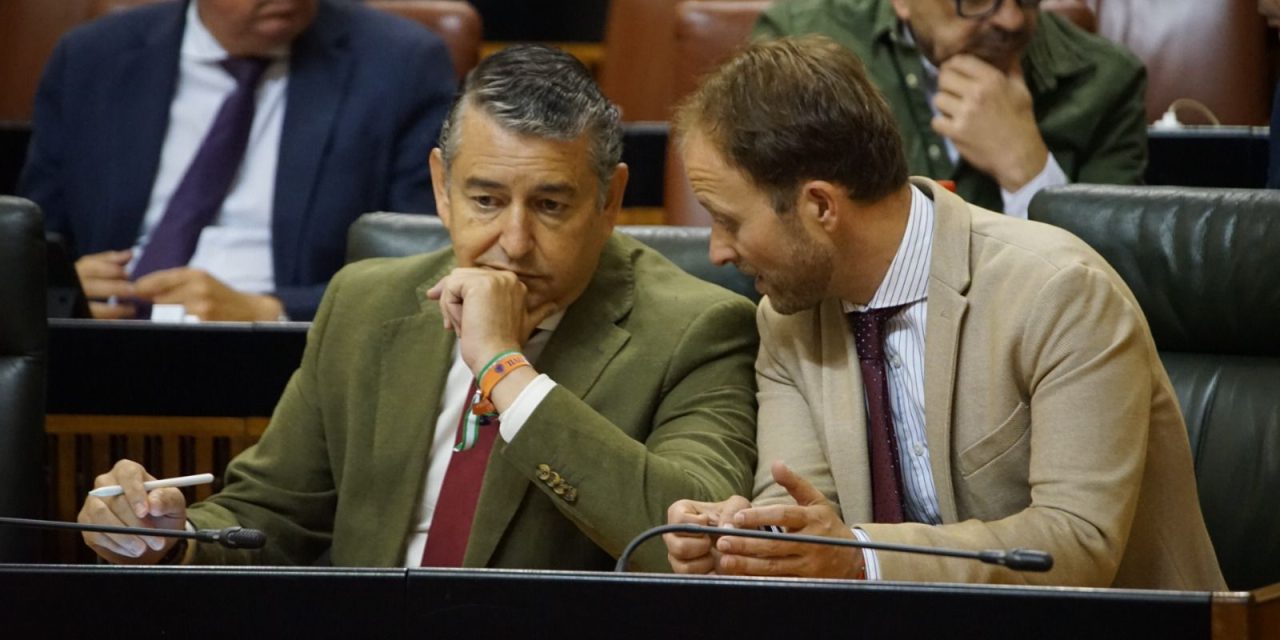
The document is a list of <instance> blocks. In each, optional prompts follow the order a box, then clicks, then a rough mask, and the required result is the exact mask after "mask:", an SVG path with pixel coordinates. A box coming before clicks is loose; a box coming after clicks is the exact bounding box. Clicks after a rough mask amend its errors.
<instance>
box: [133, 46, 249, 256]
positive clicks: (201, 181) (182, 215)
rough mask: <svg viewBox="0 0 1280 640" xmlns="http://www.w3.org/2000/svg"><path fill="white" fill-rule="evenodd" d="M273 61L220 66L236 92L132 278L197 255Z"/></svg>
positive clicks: (244, 143)
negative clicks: (258, 91)
mask: <svg viewBox="0 0 1280 640" xmlns="http://www.w3.org/2000/svg"><path fill="white" fill-rule="evenodd" d="M269 62H270V60H267V59H266V58H228V59H226V60H224V61H222V67H223V68H224V69H226V70H227V73H229V74H231V77H233V78H235V81H236V88H235V90H234V91H232V92H231V95H229V96H227V99H226V100H224V101H223V102H222V106H221V107H220V108H219V109H218V114H217V116H216V117H215V118H214V120H213V126H212V127H210V129H209V133H208V134H207V135H205V138H204V141H203V142H201V143H200V149H199V150H198V151H196V156H195V159H193V160H192V161H191V165H190V166H188V167H187V172H186V174H184V175H183V176H182V181H181V182H179V183H178V188H177V189H176V190H175V191H174V192H173V197H172V198H170V199H169V205H168V206H167V207H165V210H164V216H163V217H161V218H160V222H159V223H158V224H156V227H155V229H153V230H152V232H151V238H150V239H149V240H148V241H147V245H146V247H144V248H143V251H142V256H141V257H140V258H139V259H138V264H137V265H135V266H134V269H133V279H135V280H136V279H138V278H141V277H142V276H145V275H147V274H148V273H151V272H153V271H160V270H163V269H171V268H173V267H181V266H184V265H186V264H187V262H189V261H190V260H191V255H192V254H194V253H195V251H196V243H197V241H198V240H199V239H200V232H201V231H202V230H204V228H205V227H206V226H207V225H208V224H209V223H210V222H213V219H214V217H215V216H216V215H217V214H218V211H220V210H221V209H222V201H223V200H225V199H226V197H227V192H228V191H229V190H230V189H231V182H232V181H233V180H234V179H235V177H236V172H237V171H238V170H239V169H240V165H241V164H242V162H243V161H244V152H245V148H246V147H247V146H248V144H249V130H250V128H251V127H252V126H253V112H254V106H255V104H256V102H255V100H256V98H255V96H256V93H257V87H258V80H260V79H261V78H262V72H263V71H265V70H266V68H267V64H268V63H269Z"/></svg>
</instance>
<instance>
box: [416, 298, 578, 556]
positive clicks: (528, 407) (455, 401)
mask: <svg viewBox="0 0 1280 640" xmlns="http://www.w3.org/2000/svg"><path fill="white" fill-rule="evenodd" d="M563 317H564V312H563V311H562V312H560V313H557V314H555V315H553V316H551V317H550V318H547V319H546V320H543V321H542V323H541V324H539V325H538V329H539V331H537V332H535V333H534V335H533V337H532V338H530V339H529V341H528V342H526V343H525V345H524V348H523V349H521V353H523V354H524V356H525V358H527V359H528V360H529V361H530V362H534V361H535V360H536V359H537V357H538V355H539V354H541V353H542V349H543V348H544V347H546V346H547V341H548V340H550V339H551V334H552V332H554V331H555V328H556V326H558V325H559V324H560V320H561V318H563ZM475 380H476V378H475V375H474V374H473V373H471V368H470V367H468V366H467V363H466V362H464V361H463V360H462V357H461V354H460V353H459V352H458V345H457V343H455V344H454V346H453V366H451V367H450V368H449V377H448V378H447V379H446V380H445V384H444V392H443V393H442V394H441V396H440V415H439V416H437V417H436V429H435V437H434V439H433V440H432V441H431V454H430V462H428V463H427V477H426V479H425V480H424V485H425V486H424V487H423V489H422V494H421V498H420V499H419V502H418V512H417V515H416V516H415V517H414V520H413V521H414V527H413V531H414V533H413V536H412V537H410V538H409V545H408V548H407V549H406V550H405V556H404V564H405V566H406V567H417V566H420V565H421V564H422V552H423V550H424V549H426V547H427V532H428V531H429V530H430V529H431V518H432V516H434V515H435V511H436V503H437V502H439V500H440V489H441V487H442V486H443V485H444V476H445V472H446V471H448V469H449V459H450V458H451V457H453V446H454V442H455V441H456V440H457V437H458V423H459V422H460V421H461V419H462V411H463V410H464V409H465V407H464V404H465V403H466V400H467V392H468V391H470V390H471V385H472V383H474V382H475ZM555 386H556V383H555V382H554V381H552V380H551V378H550V377H548V376H547V374H545V373H540V374H538V376H537V377H536V378H534V379H533V381H532V382H530V383H529V385H528V386H526V387H525V388H524V389H523V390H522V391H521V392H520V394H519V395H517V396H516V399H515V401H514V402H512V403H511V406H510V407H507V410H506V411H504V412H502V415H501V416H499V420H500V426H499V428H498V434H499V435H501V436H502V440H503V441H504V442H511V441H512V440H514V439H515V437H516V434H518V433H520V429H521V428H522V427H524V424H525V422H528V420H529V416H531V415H533V412H534V410H535V409H537V408H538V405H539V404H542V401H543V400H544V399H545V398H546V397H547V394H548V393H551V390H552V389H554V388H555Z"/></svg>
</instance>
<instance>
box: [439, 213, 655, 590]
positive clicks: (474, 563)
mask: <svg viewBox="0 0 1280 640" xmlns="http://www.w3.org/2000/svg"><path fill="white" fill-rule="evenodd" d="M634 287H635V272H634V270H633V266H632V261H631V251H630V250H628V249H627V247H626V246H625V245H624V242H623V241H621V240H619V238H618V235H617V234H616V233H615V234H614V237H613V238H611V239H610V240H609V242H608V243H607V244H606V246H605V250H604V252H603V254H601V256H600V264H599V266H598V267H597V268H596V274H595V276H594V277H593V278H592V281H591V284H590V285H588V287H587V290H586V291H584V292H583V294H582V296H581V297H579V298H578V300H577V301H576V302H574V303H573V304H572V305H570V307H569V309H568V311H567V312H566V313H565V315H564V318H563V319H562V320H561V321H560V325H559V326H558V327H556V331H555V333H554V334H552V336H551V340H550V341H548V342H547V346H546V348H545V349H543V351H542V355H541V356H539V357H538V359H537V361H536V362H535V363H534V367H535V368H536V369H537V370H538V371H539V372H541V373H545V374H547V375H548V376H549V377H550V378H551V379H552V380H555V381H556V384H558V385H559V386H561V387H563V388H564V389H565V390H566V391H568V392H569V393H572V394H573V395H575V396H577V397H579V398H582V397H585V396H586V394H587V392H588V391H590V390H591V387H592V386H594V385H595V382H596V380H598V379H599V378H600V376H601V373H602V372H603V370H604V368H605V366H606V365H608V363H609V361H610V360H612V359H613V357H614V356H615V355H616V354H617V353H618V351H619V350H620V349H622V347H623V345H625V344H626V343H627V340H628V339H629V338H630V335H631V334H630V333H629V332H627V331H626V330H624V329H622V328H621V327H618V326H617V323H618V321H619V320H621V319H622V318H623V317H625V316H626V315H627V313H628V312H629V311H630V310H631V305H632V303H633V301H634ZM503 449H505V443H503V442H502V441H501V440H499V441H498V443H496V444H495V445H494V448H493V453H492V454H490V457H489V466H488V468H487V469H486V471H485V476H484V486H483V487H482V488H481V490H480V501H479V503H478V504H477V505H476V517H475V522H474V523H473V525H472V528H471V539H470V540H469V541H468V544H467V553H466V557H465V559H464V561H463V565H464V566H468V567H483V566H488V565H489V564H490V562H491V560H492V558H493V553H494V551H495V550H496V549H497V547H498V544H499V542H501V540H502V537H503V536H504V535H505V533H506V531H507V529H508V527H509V525H510V523H511V519H512V518H513V517H515V514H516V512H517V511H518V510H519V508H520V505H521V504H522V503H523V501H524V499H525V495H526V494H527V493H528V492H529V491H531V490H534V489H533V485H532V483H530V481H529V479H528V478H527V477H526V476H525V475H524V474H523V473H522V472H521V471H520V470H519V469H517V468H516V467H515V466H514V465H512V464H510V463H508V462H507V461H506V459H505V458H503V456H502V450H503Z"/></svg>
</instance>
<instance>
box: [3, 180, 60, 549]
mask: <svg viewBox="0 0 1280 640" xmlns="http://www.w3.org/2000/svg"><path fill="white" fill-rule="evenodd" d="M0 273H2V274H4V275H3V277H0V300H3V301H4V302H3V304H0V515H4V516H10V517H26V518H34V517H39V516H40V511H41V501H42V499H43V496H44V492H43V491H40V490H39V489H38V487H41V486H43V475H42V474H43V472H44V397H45V389H44V387H45V367H46V362H47V361H48V359H47V355H46V344H47V333H48V328H47V323H46V321H45V257H44V220H43V217H42V216H41V215H40V209H39V208H38V207H36V205H35V204H33V203H32V202H30V201H29V200H23V199H21V198H11V197H7V196H0ZM39 549H40V545H39V537H38V536H37V535H36V534H35V533H34V532H33V530H30V529H17V528H14V527H0V562H36V561H37V560H38V559H39Z"/></svg>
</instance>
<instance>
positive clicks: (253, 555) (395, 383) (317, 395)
mask: <svg viewBox="0 0 1280 640" xmlns="http://www.w3.org/2000/svg"><path fill="white" fill-rule="evenodd" d="M618 119H619V114H618V110H617V108H616V107H614V106H613V105H611V104H609V103H608V101H607V100H606V99H605V98H604V97H603V95H601V94H600V92H599V89H598V87H596V86H595V83H594V81H593V80H592V79H591V77H590V75H589V74H588V72H587V70H586V69H585V67H583V66H582V65H581V63H579V62H577V61H576V60H574V59H573V58H572V57H570V56H568V55H567V54H565V53H563V52H559V51H557V50H554V49H549V48H545V47H512V48H509V49H506V50H504V51H503V52H501V53H498V54H496V55H494V56H492V57H490V58H488V59H486V61H485V62H483V63H482V64H481V65H479V66H478V67H476V69H475V70H474V71H473V72H472V73H471V75H470V76H468V80H467V85H466V88H465V93H464V96H463V98H462V99H461V100H459V102H458V104H457V105H456V106H455V108H454V110H453V111H452V113H451V114H450V115H449V118H448V120H447V121H446V125H445V133H444V135H443V136H442V139H441V142H440V148H439V149H436V150H435V151H434V152H432V154H431V168H432V174H433V183H434V185H435V188H436V199H437V202H438V205H439V212H440V217H441V219H442V221H443V222H444V224H445V226H447V227H448V229H449V232H450V236H451V238H452V240H453V246H452V247H451V248H450V249H445V250H442V251H438V252H435V253H431V254H427V255H421V256H412V257H408V258H399V259H378V260H366V261H362V262H358V263H355V264H352V265H350V266H348V267H347V268H345V269H343V270H342V271H341V272H340V273H339V274H338V276H337V277H335V278H334V279H333V281H332V283H331V284H330V286H329V288H328V291H327V292H326V294H325V297H324V301H323V303H322V304H321V306H320V311H319V313H318V315H317V316H316V321H315V324H314V325H313V326H312V328H311V332H310V334H309V336H308V342H307V348H306V352H305V353H304V355H303V359H302V364H301V367H300V368H299V369H298V371H297V373H295V374H294V376H293V378H292V379H291V380H290V382H289V385H288V387H287V388H286V390H285V392H284V395H283V397H282V398H281V400H280V403H279V405H278V406H277V407H276V411H275V415H274V416H272V420H271V424H270V426H269V427H268V428H267V430H266V432H265V433H264V434H263V436H262V439H261V441H260V442H258V444H257V445H255V446H254V447H252V448H250V449H249V450H247V451H245V452H244V453H243V454H242V455H240V456H239V457H237V458H236V459H235V460H234V461H233V462H232V463H231V465H230V466H229V467H228V469H227V483H226V488H225V489H224V490H223V491H221V492H219V493H218V494H216V495H214V496H213V497H212V498H210V499H209V500H206V501H204V502H202V503H199V504H196V505H193V506H192V507H191V509H190V510H187V509H186V505H185V502H184V501H183V498H182V494H181V493H180V492H178V491H177V490H176V489H157V490H155V491H152V492H151V493H150V494H148V493H147V492H146V491H144V490H143V487H142V482H143V480H145V479H148V477H147V476H146V475H145V472H144V471H143V470H142V467H140V466H139V465H138V464H137V463H135V462H129V461H123V462H121V463H118V464H117V465H116V468H115V469H114V470H113V471H112V472H111V473H108V474H105V475H104V476H101V477H99V478H98V481H97V482H98V484H99V485H102V484H120V485H122V486H123V487H125V494H124V495H123V496H120V497H116V498H105V499H99V498H89V499H88V500H86V502H85V505H84V508H83V510H82V511H81V520H83V521H91V522H100V523H106V524H128V525H135V526H150V527H168V528H181V527H183V526H184V524H185V521H186V520H188V519H189V520H190V522H191V523H192V524H193V525H194V526H195V527H198V528H223V527H230V526H244V527H251V528H256V529H261V530H263V531H264V532H265V533H266V534H267V538H268V542H267V545H266V547H264V548H262V549H258V550H245V549H237V550H229V549H224V548H221V547H219V546H217V545H213V544H206V543H199V544H195V545H192V546H190V547H188V548H187V549H186V550H185V552H184V551H182V550H181V548H180V547H178V546H175V545H173V544H172V542H169V543H166V542H164V541H162V540H159V539H156V540H148V541H144V540H141V539H139V538H137V537H135V536H114V535H112V536H108V535H101V534H91V535H86V541H87V542H88V543H89V544H90V546H92V547H93V548H94V550H95V551H97V552H98V553H99V554H100V555H101V556H103V557H104V558H107V559H108V560H111V561H113V562H145V563H153V562H159V561H164V560H166V559H167V560H169V561H175V562H176V561H181V562H187V563H200V564H222V563H228V564H284V565H296V564H301V565H308V564H312V563H313V562H315V561H316V560H317V558H319V557H321V556H322V554H323V553H324V552H325V551H326V550H329V551H330V552H331V553H330V558H331V559H332V562H333V563H334V564H337V565H347V566H418V565H419V563H420V562H425V563H428V564H431V565H432V566H459V565H461V566H467V567H511V568H530V569H583V570H586V569H608V568H611V567H612V565H613V562H614V558H615V557H616V556H617V555H618V554H619V553H620V552H621V551H622V549H623V547H625V545H626V544H627V542H629V541H630V540H631V538H632V537H634V536H635V535H637V534H639V533H640V532H641V531H644V530H645V529H648V528H650V527H652V526H655V525H657V524H660V523H661V522H662V520H663V518H664V516H665V510H666V507H667V505H669V504H670V503H671V502H672V501H674V500H677V499H679V498H680V497H682V496H686V495H689V494H690V493H693V494H695V495H699V496H703V497H704V499H707V500H715V499H723V498H726V497H728V496H731V495H733V494H734V493H741V492H745V491H748V490H749V488H750V485H751V470H752V468H753V467H754V465H755V447H754V435H755V429H754V427H755V420H754V418H755V410H754V409H755V406H754V401H753V398H754V385H753V381H752V374H751V360H752V358H753V357H754V354H755V351H756V335H755V330H754V327H753V325H752V311H753V309H752V305H751V303H750V302H749V301H748V300H746V299H745V298H743V297H741V296H738V295H736V294H733V293H730V292H729V291H726V290H724V289H722V288H720V287H716V286H714V285H711V284H709V283H706V282H703V281H701V280H698V279H696V278H694V277H693V276H690V275H689V274H686V273H684V272H683V271H681V270H680V268H679V267H677V266H675V265H673V264H671V263H670V262H669V261H667V260H666V259H665V258H663V257H662V256H661V255H659V254H658V253H656V252H655V251H653V250H652V249H649V248H647V247H644V246H643V245H641V244H639V243H638V242H636V241H634V240H631V239H628V238H626V237H625V236H622V235H620V234H616V233H613V225H614V221H615V220H616V216H617V214H618V210H619V208H620V206H621V200H622V193H623V188H624V186H625V184H626V173H627V171H626V166H625V165H622V164H619V162H618V160H619V156H620V154H621V130H620V126H619V124H618ZM424 151H425V150H424ZM535 327H538V328H540V329H543V331H541V332H540V333H538V335H536V336H531V334H532V333H533V332H534V328H535ZM504 353H505V354H506V355H503V356H502V358H500V359H499V358H497V357H496V356H498V355H501V354H504ZM535 353H536V355H535ZM526 355H527V359H528V360H531V361H532V364H531V365H530V366H517V365H516V364H510V365H509V368H508V366H504V363H511V362H514V360H513V359H514V358H516V356H520V357H522V358H523V357H524V356H526ZM490 362H494V364H493V365H492V366H490V365H489V363H490ZM486 372H488V373H486ZM504 373H505V375H504ZM477 379H479V381H480V383H481V384H480V391H481V393H480V394H479V395H485V394H487V395H488V398H487V399H488V401H489V402H491V404H492V407H491V408H490V409H488V410H486V409H484V408H483V403H482V401H477V400H474V399H472V398H474V396H475V395H476V394H473V393H472V392H470V391H469V390H468V387H472V388H475V387H474V386H473V385H474V384H475V382H476V381H477ZM486 381H494V382H493V384H492V385H489V384H486ZM489 387H491V388H489ZM471 409H476V410H471ZM494 413H496V416H494V417H497V418H499V419H500V426H499V425H498V424H494V423H493V422H492V421H490V422H489V424H488V425H479V426H476V424H477V422H478V420H476V415H477V414H494ZM464 422H465V424H466V425H467V428H462V424H461V423H464ZM473 426H476V429H475V430H474V431H473V430H472V429H471V427H473ZM495 431H497V432H498V433H496V434H495ZM460 432H461V433H474V434H475V435H476V437H477V440H476V443H477V444H475V445H471V446H469V447H468V445H467V444H465V443H466V441H465V440H463V439H462V437H461V435H460ZM485 439H487V442H490V443H492V450H491V451H490V452H489V453H488V454H487V455H485V454H481V455H480V456H479V457H475V454H476V452H477V451H483V446H482V445H480V444H478V443H480V442H483V441H484V440H485ZM455 442H458V443H459V445H458V446H459V448H461V449H463V450H461V451H456V450H455ZM477 447H478V448H477ZM468 459H469V460H472V461H475V462H479V469H480V471H479V472H478V473H476V474H474V475H470V476H466V475H464V476H455V475H454V471H455V470H456V469H455V466H454V462H455V461H462V460H468ZM471 469H475V466H472V467H471ZM458 477H461V478H463V479H464V480H463V482H462V483H461V484H455V483H451V482H450V481H451V479H453V478H458ZM454 490H457V491H454ZM468 490H471V491H474V494H473V497H472V498H471V501H470V506H471V508H473V509H474V517H473V518H472V517H470V513H469V512H468V511H466V510H465V509H466V508H467V507H466V505H462V504H461V503H460V502H458V501H455V500H454V498H457V497H459V496H461V495H463V494H465V493H466V492H467V491H468ZM447 504H454V505H458V507H457V508H451V507H448V506H446V505H447ZM441 526H443V528H444V529H443V530H444V531H445V532H446V533H444V534H442V533H441ZM458 527H461V529H460V530H459V528H458ZM449 533H455V534H456V535H448V534H449ZM441 540H451V541H453V544H451V545H449V546H448V547H447V548H446V549H447V550H448V552H445V551H437V550H435V549H437V548H434V547H433V543H439V542H440V541H441ZM633 561H634V564H635V566H636V567H637V568H640V569H647V570H653V571H658V570H663V569H666V568H667V563H666V559H665V557H664V553H663V549H662V546H661V545H658V544H652V545H648V546H647V547H646V548H645V549H642V550H641V553H640V554H639V555H638V556H633Z"/></svg>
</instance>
